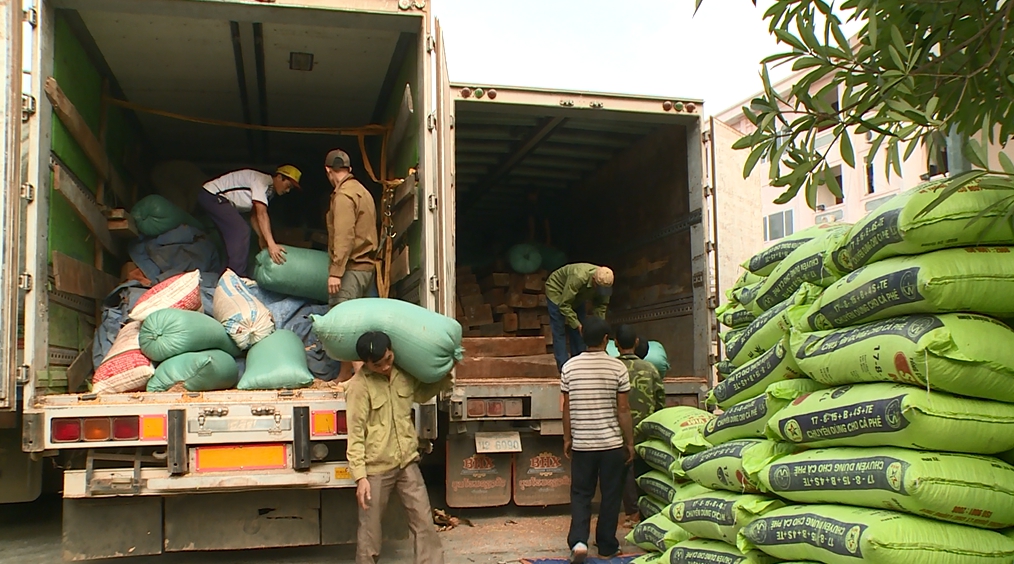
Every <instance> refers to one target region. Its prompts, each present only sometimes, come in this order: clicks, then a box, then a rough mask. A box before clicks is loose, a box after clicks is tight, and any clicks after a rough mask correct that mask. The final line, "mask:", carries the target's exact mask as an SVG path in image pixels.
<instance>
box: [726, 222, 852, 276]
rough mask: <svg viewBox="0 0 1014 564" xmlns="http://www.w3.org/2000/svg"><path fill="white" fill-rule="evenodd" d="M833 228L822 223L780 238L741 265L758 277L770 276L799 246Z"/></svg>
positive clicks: (831, 224)
mask: <svg viewBox="0 0 1014 564" xmlns="http://www.w3.org/2000/svg"><path fill="white" fill-rule="evenodd" d="M833 227H835V224H833V223H822V224H820V225H814V226H813V227H808V228H806V229H804V230H802V231H797V232H795V233H793V234H792V235H788V236H785V237H782V238H781V239H779V240H778V242H777V243H775V244H774V245H771V246H770V247H768V248H766V249H764V250H763V251H761V252H759V253H757V254H756V255H754V256H753V257H751V258H750V260H748V261H746V262H745V263H743V268H745V269H747V270H749V271H750V272H752V273H754V274H756V275H758V276H767V275H768V274H771V272H772V271H773V270H774V269H775V267H776V266H778V263H780V262H781V261H782V259H784V258H785V257H787V256H789V255H790V254H791V253H792V251H794V250H796V249H797V248H799V246H800V245H802V244H803V243H806V242H807V241H809V240H811V239H813V238H814V237H817V236H818V235H820V234H821V233H823V232H824V231H825V230H827V229H831V228H833Z"/></svg>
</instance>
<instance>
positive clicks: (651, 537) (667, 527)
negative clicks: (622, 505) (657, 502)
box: [627, 512, 690, 552]
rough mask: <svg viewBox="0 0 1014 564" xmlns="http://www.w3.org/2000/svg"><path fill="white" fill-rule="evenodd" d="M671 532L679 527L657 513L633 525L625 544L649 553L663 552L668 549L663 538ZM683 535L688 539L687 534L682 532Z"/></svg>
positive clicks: (662, 514)
mask: <svg viewBox="0 0 1014 564" xmlns="http://www.w3.org/2000/svg"><path fill="white" fill-rule="evenodd" d="M672 530H679V527H678V526H677V525H676V524H675V523H673V522H672V521H670V520H669V517H667V516H666V515H665V514H664V512H662V513H658V514H656V515H654V516H652V517H649V518H647V519H645V520H644V521H641V522H640V523H638V524H637V525H635V526H634V528H633V529H631V530H630V533H628V534H627V542H629V543H630V544H632V545H634V546H637V547H638V548H641V549H643V550H647V551H649V552H665V551H666V550H667V549H668V548H669V547H668V546H666V544H665V536H666V534H668V533H669V532H670V531H672ZM684 534H685V535H686V538H690V534H689V533H686V531H684ZM673 544H675V543H673Z"/></svg>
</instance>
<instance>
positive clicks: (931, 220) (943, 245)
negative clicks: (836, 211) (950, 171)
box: [834, 180, 1014, 271]
mask: <svg viewBox="0 0 1014 564" xmlns="http://www.w3.org/2000/svg"><path fill="white" fill-rule="evenodd" d="M946 184H947V181H946V180H935V181H932V182H927V183H925V184H920V185H919V186H916V187H915V188H912V189H911V190H908V191H906V192H902V193H901V194H898V195H897V196H895V197H894V198H891V199H890V200H889V201H887V202H886V203H884V205H882V206H880V207H878V208H877V209H876V210H875V211H873V213H870V214H869V215H867V216H866V217H864V218H863V219H862V220H860V221H859V223H857V224H856V226H855V228H854V229H853V230H852V232H851V233H850V234H849V236H848V239H847V240H846V242H845V244H844V245H843V246H842V248H841V251H840V252H838V253H837V254H836V255H835V256H834V260H835V263H836V265H838V266H839V267H840V268H842V269H844V271H850V270H855V269H856V268H860V267H862V266H865V265H867V264H869V263H872V262H876V261H878V260H882V259H885V258H889V257H893V256H897V255H919V254H923V253H928V252H931V251H937V250H940V249H947V248H954V247H971V246H977V245H1014V230H1012V229H1011V224H1010V222H1009V221H996V222H994V221H993V220H994V219H996V218H998V217H1000V216H1002V215H1004V214H1005V213H1007V211H1008V209H1009V208H1010V206H1009V204H1007V205H1004V203H1003V202H1004V201H1005V200H1007V199H1008V198H1010V195H1011V193H1010V191H1009V190H1006V189H996V188H983V187H981V186H979V183H978V181H977V180H973V181H972V182H969V183H967V184H966V185H965V186H963V187H962V188H960V189H958V191H957V192H955V193H953V194H951V195H950V196H949V197H948V198H947V199H946V200H944V201H943V202H942V203H941V204H940V205H939V206H937V207H935V208H933V209H932V210H930V212H929V213H927V214H925V215H922V216H921V217H920V216H919V214H920V213H921V212H922V211H923V210H924V209H925V208H926V206H928V205H929V204H931V203H932V202H933V201H934V200H936V198H937V196H939V195H940V190H941V189H942V188H943V187H944V186H945V185H946ZM986 210H989V211H988V212H987V213H986V214H985V215H984V217H983V218H981V219H980V220H978V221H976V222H975V223H972V224H969V221H970V220H973V219H975V217H977V216H978V215H979V214H980V213H981V212H983V211H986ZM990 223H993V225H992V226H990ZM987 227H988V229H987Z"/></svg>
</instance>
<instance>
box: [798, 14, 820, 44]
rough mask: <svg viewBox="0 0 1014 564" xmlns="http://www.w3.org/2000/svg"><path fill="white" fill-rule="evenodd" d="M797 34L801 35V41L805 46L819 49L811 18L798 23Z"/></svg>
mask: <svg viewBox="0 0 1014 564" xmlns="http://www.w3.org/2000/svg"><path fill="white" fill-rule="evenodd" d="M799 35H801V36H802V37H803V42H804V43H806V46H807V47H809V48H810V49H811V50H813V51H819V50H820V41H818V40H817V34H816V32H815V31H814V28H813V21H812V20H806V21H805V22H801V23H800V25H799Z"/></svg>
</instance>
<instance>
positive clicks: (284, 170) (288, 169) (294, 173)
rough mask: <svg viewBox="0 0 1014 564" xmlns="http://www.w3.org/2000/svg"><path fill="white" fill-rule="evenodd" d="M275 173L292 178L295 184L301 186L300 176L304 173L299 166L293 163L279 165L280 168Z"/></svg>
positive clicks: (297, 186)
mask: <svg viewBox="0 0 1014 564" xmlns="http://www.w3.org/2000/svg"><path fill="white" fill-rule="evenodd" d="M275 174H281V175H282V176H284V177H286V178H288V179H289V180H291V181H292V184H293V185H295V187H296V188H299V187H300V186H299V177H301V176H303V173H302V172H299V169H298V168H296V167H294V166H292V165H282V166H280V167H278V170H276V171H275Z"/></svg>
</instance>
